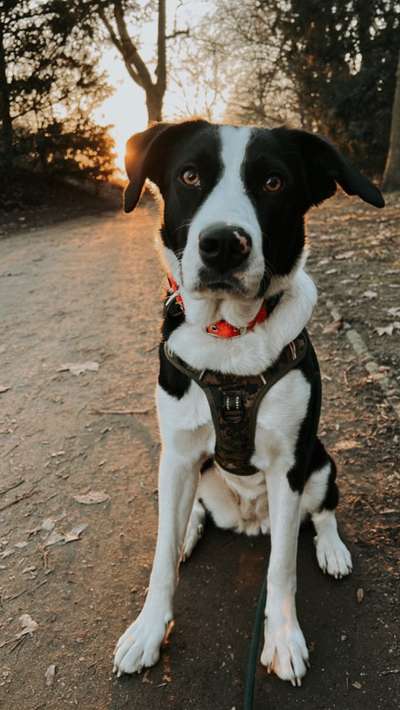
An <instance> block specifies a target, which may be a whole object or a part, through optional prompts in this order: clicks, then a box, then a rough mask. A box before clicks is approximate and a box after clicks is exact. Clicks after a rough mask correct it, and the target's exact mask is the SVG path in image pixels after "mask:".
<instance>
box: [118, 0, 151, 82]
mask: <svg viewBox="0 0 400 710" xmlns="http://www.w3.org/2000/svg"><path fill="white" fill-rule="evenodd" d="M114 17H115V21H116V23H117V28H118V34H119V44H120V46H121V50H120V51H121V54H122V56H123V58H124V62H125V66H126V67H127V68H128V64H129V65H130V66H131V70H132V71H129V70H128V71H129V73H130V75H131V76H132V78H133V74H132V72H134V73H135V75H136V76H137V78H136V79H134V81H136V82H137V83H138V84H139V85H140V86H142V87H143V88H144V89H145V91H148V90H150V91H151V89H152V88H153V87H154V84H153V82H152V80H151V76H150V72H149V70H148V69H147V67H146V64H145V63H144V61H143V59H142V58H141V56H140V54H139V52H138V50H137V49H136V47H135V45H134V44H133V42H132V40H131V38H130V37H129V33H128V28H127V26H126V22H125V18H124V11H123V7H122V3H121V0H115V2H114ZM132 64H133V67H132Z"/></svg>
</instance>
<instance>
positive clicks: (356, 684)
mask: <svg viewBox="0 0 400 710" xmlns="http://www.w3.org/2000/svg"><path fill="white" fill-rule="evenodd" d="M352 686H353V688H357V690H361V688H362V685H361V683H359V682H358V680H356V681H354V683H352Z"/></svg>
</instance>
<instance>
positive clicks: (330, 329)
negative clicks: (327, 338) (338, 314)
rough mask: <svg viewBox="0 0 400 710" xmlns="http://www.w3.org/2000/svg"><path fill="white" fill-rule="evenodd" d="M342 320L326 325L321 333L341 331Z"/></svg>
mask: <svg viewBox="0 0 400 710" xmlns="http://www.w3.org/2000/svg"><path fill="white" fill-rule="evenodd" d="M343 325H344V324H343V318H339V319H338V320H334V321H333V322H332V323H328V325H326V326H325V328H324V329H323V331H322V332H323V333H337V332H338V331H339V330H342V329H343Z"/></svg>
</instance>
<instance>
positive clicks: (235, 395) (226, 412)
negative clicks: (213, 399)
mask: <svg viewBox="0 0 400 710" xmlns="http://www.w3.org/2000/svg"><path fill="white" fill-rule="evenodd" d="M243 413H244V404H243V397H242V393H241V392H240V391H234V392H232V391H231V392H222V415H223V417H224V419H225V420H227V421H231V422H239V421H240V420H241V419H242V417H243Z"/></svg>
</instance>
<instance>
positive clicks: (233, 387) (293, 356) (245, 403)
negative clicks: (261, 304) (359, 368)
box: [164, 330, 310, 476]
mask: <svg viewBox="0 0 400 710" xmlns="http://www.w3.org/2000/svg"><path fill="white" fill-rule="evenodd" d="M309 342H310V341H309V338H308V335H307V331H306V330H303V331H302V333H300V335H298V336H297V338H296V339H295V340H293V341H292V342H291V343H289V345H287V346H286V347H285V348H284V349H283V350H282V352H281V354H280V356H279V357H278V359H277V360H276V362H275V363H274V364H273V365H271V367H268V368H267V369H266V370H264V372H262V373H261V374H260V375H230V374H223V373H221V372H213V371H212V370H203V371H200V370H197V369H195V368H193V367H191V366H190V365H188V364H187V363H186V362H184V360H182V359H181V358H180V357H178V355H176V354H175V353H173V352H172V351H171V350H170V348H169V347H168V342H164V353H165V356H166V358H167V359H168V360H169V362H170V363H171V364H172V365H173V366H174V367H175V368H176V369H177V370H179V371H180V372H182V373H183V374H185V375H186V376H187V377H189V378H190V379H192V380H194V381H195V382H196V384H198V385H199V387H201V389H202V390H203V392H204V393H205V395H206V397H207V400H208V404H209V406H210V410H211V416H212V420H213V424H214V429H215V436H216V441H215V453H214V458H215V461H216V462H217V463H218V464H219V466H221V468H223V469H224V470H225V471H228V473H233V474H235V475H237V476H251V475H253V474H254V473H256V472H257V470H258V469H257V468H256V467H255V466H253V465H252V464H251V463H250V459H251V457H252V455H253V453H254V449H255V442H254V439H255V432H256V424H257V413H258V409H259V407H260V404H261V401H262V399H263V397H265V395H266V394H267V392H268V391H269V390H270V389H271V387H272V386H273V385H274V384H275V383H276V382H278V381H279V380H280V379H281V378H282V377H284V375H286V374H287V373H288V372H290V370H293V369H294V368H295V367H297V366H298V365H299V364H300V362H301V361H302V360H303V358H304V357H305V355H306V353H307V350H308V347H309Z"/></svg>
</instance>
